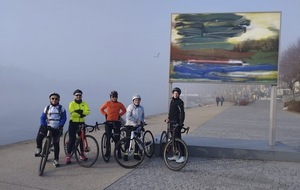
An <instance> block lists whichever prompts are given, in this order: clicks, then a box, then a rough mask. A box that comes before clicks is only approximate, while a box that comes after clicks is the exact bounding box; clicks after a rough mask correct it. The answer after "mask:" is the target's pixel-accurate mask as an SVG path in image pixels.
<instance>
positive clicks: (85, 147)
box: [64, 122, 103, 168]
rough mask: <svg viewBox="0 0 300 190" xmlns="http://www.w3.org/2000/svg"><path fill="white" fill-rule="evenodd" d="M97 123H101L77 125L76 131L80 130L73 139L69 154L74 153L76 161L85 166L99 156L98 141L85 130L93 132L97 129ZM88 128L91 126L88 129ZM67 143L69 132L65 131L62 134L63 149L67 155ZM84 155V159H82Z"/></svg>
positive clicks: (93, 162) (89, 165)
mask: <svg viewBox="0 0 300 190" xmlns="http://www.w3.org/2000/svg"><path fill="white" fill-rule="evenodd" d="M99 125H103V123H97V122H96V124H95V125H94V126H93V125H87V124H82V125H79V129H78V131H77V133H78V132H80V134H79V136H78V137H77V139H76V141H75V145H74V147H73V149H72V152H71V156H72V155H73V154H75V159H76V161H77V163H78V164H79V165H80V166H82V167H85V168H89V167H91V166H92V165H94V164H95V162H96V161H97V159H98V156H99V144H98V141H97V140H96V139H95V137H93V136H92V135H87V134H86V133H87V132H89V133H90V132H93V131H96V130H99V127H98V126H99ZM89 128H91V129H90V130H89ZM68 144H69V132H68V131H67V132H66V133H65V135H64V151H65V154H66V155H67V153H68V152H67V149H68ZM82 157H85V158H86V159H83V158H82Z"/></svg>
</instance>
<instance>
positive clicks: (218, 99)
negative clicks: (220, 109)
mask: <svg viewBox="0 0 300 190" xmlns="http://www.w3.org/2000/svg"><path fill="white" fill-rule="evenodd" d="M216 102H217V106H219V102H220V97H219V96H217V97H216Z"/></svg>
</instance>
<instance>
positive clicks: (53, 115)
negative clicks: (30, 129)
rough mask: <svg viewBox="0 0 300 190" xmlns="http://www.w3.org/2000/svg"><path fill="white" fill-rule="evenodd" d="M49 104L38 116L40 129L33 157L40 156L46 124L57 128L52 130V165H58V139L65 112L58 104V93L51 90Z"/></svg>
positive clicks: (65, 118) (65, 117)
mask: <svg viewBox="0 0 300 190" xmlns="http://www.w3.org/2000/svg"><path fill="white" fill-rule="evenodd" d="M49 99H50V105H48V106H46V107H45V109H44V111H43V113H42V115H41V118H40V124H41V126H40V129H39V132H38V134H37V137H36V145H37V146H36V147H37V148H36V151H35V153H34V155H35V157H38V156H40V154H41V151H42V143H43V139H44V138H45V137H46V135H47V126H49V127H51V128H53V129H58V130H52V136H53V146H54V161H53V165H54V166H55V167H59V140H60V136H61V134H62V131H63V127H64V124H65V122H66V120H67V114H66V110H65V108H64V107H63V106H62V105H60V104H59V100H60V95H59V94H58V93H56V92H53V93H51V94H50V95H49Z"/></svg>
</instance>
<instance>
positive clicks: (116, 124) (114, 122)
mask: <svg viewBox="0 0 300 190" xmlns="http://www.w3.org/2000/svg"><path fill="white" fill-rule="evenodd" d="M109 96H110V100H109V101H107V102H105V103H104V104H103V105H102V106H101V107H100V112H101V113H102V114H103V115H104V116H105V119H106V122H107V123H106V125H105V131H106V132H107V133H108V134H109V139H110V136H111V135H112V130H114V134H115V139H116V141H115V145H116V143H117V142H118V141H119V140H120V132H121V131H120V128H121V122H120V119H121V117H122V116H123V115H124V114H125V113H126V108H125V107H124V105H123V104H122V103H121V102H118V92H117V91H111V93H110V95H109ZM107 143H110V142H109V141H108V142H107ZM108 154H109V152H108V151H107V152H106V153H105V155H108ZM121 157H122V156H121V152H120V151H118V158H119V159H121Z"/></svg>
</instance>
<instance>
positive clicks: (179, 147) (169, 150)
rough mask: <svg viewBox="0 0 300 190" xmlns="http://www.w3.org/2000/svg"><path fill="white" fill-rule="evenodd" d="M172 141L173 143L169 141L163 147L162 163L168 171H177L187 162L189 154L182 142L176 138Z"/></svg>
mask: <svg viewBox="0 0 300 190" xmlns="http://www.w3.org/2000/svg"><path fill="white" fill-rule="evenodd" d="M174 141H175V142H174V143H173V142H172V141H169V142H168V143H167V144H166V146H165V149H164V162H165V164H166V165H167V167H168V168H169V169H171V170H174V171H179V170H181V169H182V168H183V167H184V166H185V165H186V163H187V162H188V158H189V152H188V149H187V145H186V143H185V142H184V141H183V140H181V139H178V138H176V139H174ZM181 157H183V158H181ZM179 158H181V159H182V160H181V161H182V162H179V161H180V160H179Z"/></svg>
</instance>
